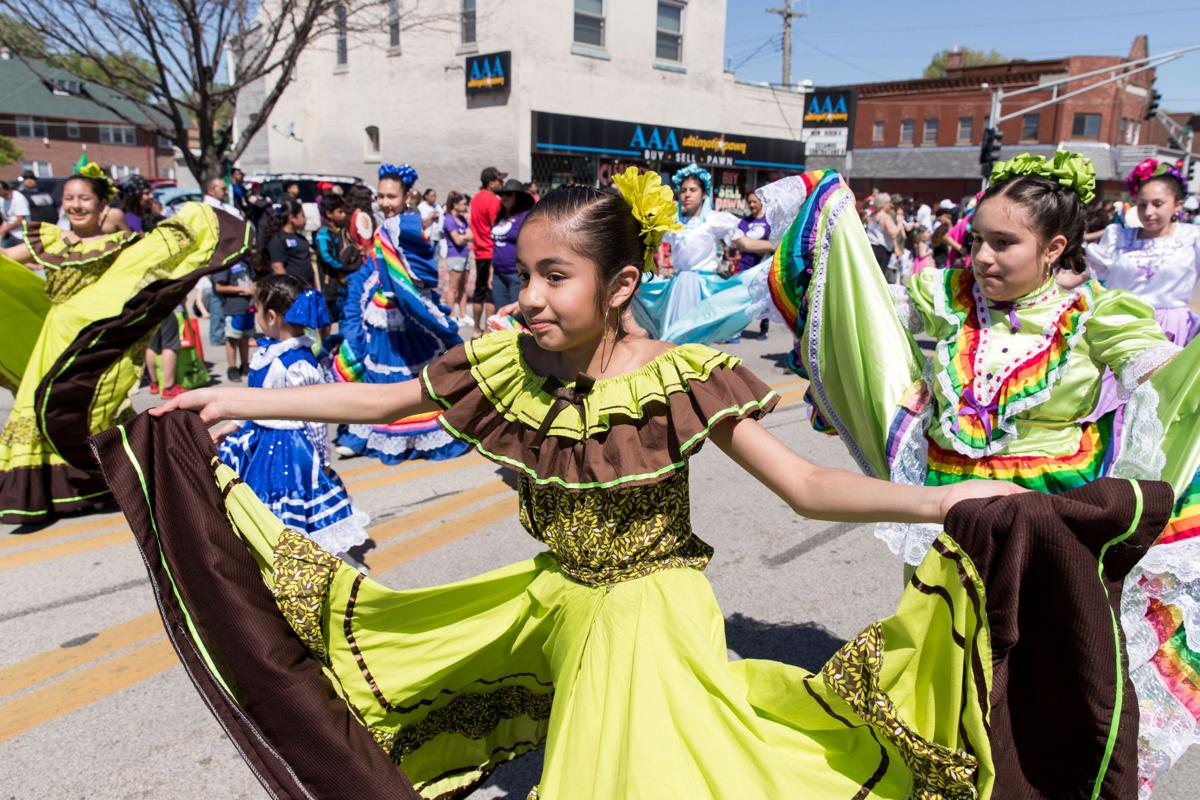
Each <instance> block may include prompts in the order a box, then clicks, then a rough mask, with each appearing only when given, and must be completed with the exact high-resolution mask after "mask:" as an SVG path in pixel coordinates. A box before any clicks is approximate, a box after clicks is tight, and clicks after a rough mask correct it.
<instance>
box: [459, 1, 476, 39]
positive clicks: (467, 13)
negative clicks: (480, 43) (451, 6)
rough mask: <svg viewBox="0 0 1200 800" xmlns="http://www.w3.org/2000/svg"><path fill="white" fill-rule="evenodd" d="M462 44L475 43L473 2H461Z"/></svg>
mask: <svg viewBox="0 0 1200 800" xmlns="http://www.w3.org/2000/svg"><path fill="white" fill-rule="evenodd" d="M462 43H463V44H474V43H475V0H462Z"/></svg>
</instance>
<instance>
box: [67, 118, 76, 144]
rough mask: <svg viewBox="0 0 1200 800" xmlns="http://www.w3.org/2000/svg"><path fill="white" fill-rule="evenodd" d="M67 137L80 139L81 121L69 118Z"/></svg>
mask: <svg viewBox="0 0 1200 800" xmlns="http://www.w3.org/2000/svg"><path fill="white" fill-rule="evenodd" d="M67 138H68V139H78V138H79V123H78V122H76V121H75V120H73V119H69V120H67Z"/></svg>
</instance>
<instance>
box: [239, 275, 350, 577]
mask: <svg viewBox="0 0 1200 800" xmlns="http://www.w3.org/2000/svg"><path fill="white" fill-rule="evenodd" d="M255 306H256V308H257V313H256V323H257V325H258V329H259V330H261V331H262V332H263V333H265V334H266V338H263V339H260V340H259V342H258V350H257V351H256V352H255V354H254V357H253V358H252V359H251V360H250V376H249V385H250V386H252V387H256V388H264V389H280V388H283V387H290V386H311V385H314V384H319V383H328V382H329V379H328V378H327V377H326V373H325V371H324V370H323V369H322V368H321V365H320V364H319V363H318V362H317V358H316V356H315V355H313V340H312V339H310V338H309V337H308V336H307V335H305V329H310V330H312V329H319V328H322V327H325V326H327V325H329V312H328V311H327V310H326V306H325V301H324V299H323V297H322V295H321V294H320V293H319V292H317V291H315V290H312V289H309V290H307V291H306V290H305V289H304V286H303V285H302V284H301V283H300V281H299V280H297V279H296V278H293V277H291V276H289V275H268V276H266V277H263V278H260V279H259V280H258V282H257V283H256V285H255ZM222 436H223V437H224V441H223V442H222V443H221V447H220V451H219V455H220V458H221V460H222V461H223V462H225V463H226V464H228V465H229V466H230V467H232V468H233V470H234V471H235V472H237V474H238V476H239V477H240V478H241V479H242V481H244V482H245V483H246V485H247V486H249V487H250V488H251V489H253V490H254V494H255V495H257V496H258V498H259V499H260V500H262V501H263V503H264V504H266V506H267V507H268V508H269V509H270V510H271V512H272V513H273V514H275V516H277V517H279V519H280V520H282V521H283V522H284V524H286V525H287V526H288V527H290V528H294V529H295V530H298V531H300V532H302V533H303V534H305V535H306V536H307V537H308V538H309V539H312V540H313V541H314V542H316V543H317V544H318V545H319V546H320V547H321V548H322V549H324V550H326V551H327V552H329V553H331V554H333V555H336V556H339V557H340V558H342V559H343V560H345V561H347V562H349V563H351V564H353V565H354V566H356V567H361V565H360V564H359V563H358V562H357V561H356V560H355V559H353V558H350V557H349V556H348V555H347V553H348V551H349V550H350V549H351V548H353V547H355V546H356V545H360V544H362V543H363V542H365V541H366V540H367V531H366V525H367V522H368V521H369V519H368V517H367V515H366V514H364V513H363V512H361V511H359V510H357V509H355V508H354V506H353V505H352V504H351V502H350V495H349V493H348V492H347V491H346V487H345V485H344V484H343V483H342V479H341V478H340V477H338V474H337V473H336V472H334V471H333V469H332V468H331V467H330V466H329V432H328V428H327V426H326V425H325V424H324V423H312V422H297V421H295V420H279V419H262V420H252V421H248V422H245V423H242V424H241V425H240V426H232V427H230V428H226V429H224V430H221V431H220V432H219V433H218V437H222Z"/></svg>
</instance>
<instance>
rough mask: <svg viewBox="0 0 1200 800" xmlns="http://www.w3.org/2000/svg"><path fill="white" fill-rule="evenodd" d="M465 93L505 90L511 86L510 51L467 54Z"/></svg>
mask: <svg viewBox="0 0 1200 800" xmlns="http://www.w3.org/2000/svg"><path fill="white" fill-rule="evenodd" d="M465 72H466V76H467V94H484V93H487V92H507V91H508V90H509V88H511V86H512V51H511V50H505V51H503V52H500V53H485V54H483V55H478V56H468V57H467V63H466V69H465Z"/></svg>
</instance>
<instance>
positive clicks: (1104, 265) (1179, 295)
mask: <svg viewBox="0 0 1200 800" xmlns="http://www.w3.org/2000/svg"><path fill="white" fill-rule="evenodd" d="M1139 230H1140V229H1139V228H1126V227H1125V226H1124V225H1109V226H1108V227H1107V228H1105V229H1104V235H1103V236H1101V237H1100V241H1098V242H1094V243H1092V244H1090V245H1088V248H1087V263H1088V268H1089V269H1090V270H1091V272H1092V275H1093V276H1094V277H1096V278H1097V279H1098V280H1099V281H1100V282H1101V283H1103V284H1104V285H1105V286H1106V287H1108V288H1109V289H1123V290H1124V291H1127V292H1130V293H1132V294H1135V295H1137V296H1138V297H1140V298H1142V299H1143V300H1145V301H1146V302H1147V303H1149V304H1150V305H1151V306H1153V307H1154V319H1155V320H1157V322H1158V325H1159V327H1161V328H1162V330H1163V333H1165V334H1166V335H1167V339H1168V340H1170V341H1172V342H1174V343H1175V344H1177V345H1180V346H1181V347H1182V346H1183V345H1185V344H1187V343H1188V342H1190V341H1191V340H1192V339H1193V338H1194V337H1195V336H1196V332H1197V331H1198V330H1200V318H1197V316H1196V314H1195V313H1193V312H1192V310H1191V309H1190V308H1189V307H1188V305H1189V304H1190V303H1191V302H1192V294H1193V293H1194V292H1195V290H1196V279H1197V277H1198V276H1200V226H1196V225H1185V224H1183V223H1181V222H1177V223H1175V229H1174V231H1172V233H1171V235H1170V236H1160V237H1158V238H1156V239H1139V238H1138V231H1139ZM1118 405H1120V393H1119V391H1118V389H1117V385H1116V382H1115V381H1114V380H1113V379H1112V378H1111V377H1109V378H1107V379H1106V380H1105V382H1104V388H1103V389H1102V390H1101V393H1100V402H1099V404H1098V405H1097V407H1096V411H1095V412H1094V416H1099V415H1101V414H1104V413H1107V412H1109V411H1112V410H1113V409H1115V408H1116V407H1117V406H1118Z"/></svg>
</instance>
